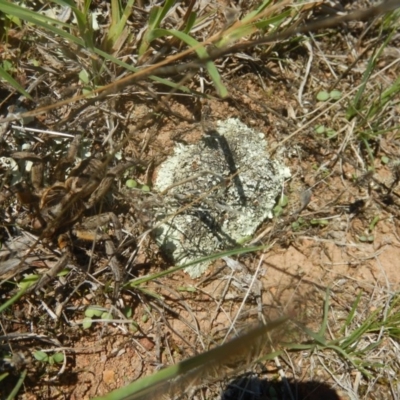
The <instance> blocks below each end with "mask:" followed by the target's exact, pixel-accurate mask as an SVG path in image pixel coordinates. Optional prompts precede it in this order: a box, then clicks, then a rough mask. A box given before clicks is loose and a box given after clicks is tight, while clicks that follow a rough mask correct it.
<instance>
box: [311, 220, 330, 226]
mask: <svg viewBox="0 0 400 400" xmlns="http://www.w3.org/2000/svg"><path fill="white" fill-rule="evenodd" d="M310 224H311V225H319V226H320V227H323V226H327V225H328V224H329V221H328V220H327V219H312V220H311V221H310Z"/></svg>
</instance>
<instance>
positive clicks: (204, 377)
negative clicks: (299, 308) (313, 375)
mask: <svg viewBox="0 0 400 400" xmlns="http://www.w3.org/2000/svg"><path fill="white" fill-rule="evenodd" d="M287 320H288V318H287V317H282V318H279V319H276V320H275V321H272V322H270V323H268V324H267V325H262V326H259V327H257V328H255V329H252V330H250V331H249V332H247V333H245V334H244V335H242V336H239V337H236V338H235V339H233V340H231V341H229V342H227V343H225V344H223V345H221V346H219V347H216V348H215V349H212V350H209V351H207V352H205V353H202V354H199V355H197V356H194V357H191V358H189V359H187V360H184V361H182V362H180V363H178V364H176V365H172V366H170V367H167V368H165V369H163V370H161V371H159V372H157V373H155V374H153V375H151V376H148V377H145V378H142V379H140V380H138V381H136V382H133V383H131V384H130V385H128V386H126V387H124V388H121V389H117V390H115V391H113V392H111V393H109V394H108V395H106V396H104V397H98V398H96V399H95V400H139V399H143V400H144V399H157V398H159V396H162V395H165V394H168V396H171V397H172V398H174V397H175V398H176V397H177V396H178V395H179V394H180V393H181V392H182V391H183V388H188V387H191V386H193V385H198V384H199V383H200V381H201V382H204V381H212V380H215V379H221V378H223V377H224V376H226V375H227V374H226V372H228V370H227V367H231V366H232V365H233V366H234V367H236V369H238V367H240V368H241V369H243V367H244V366H246V365H248V364H249V362H251V361H254V360H255V359H257V358H258V357H259V356H260V354H261V353H265V352H270V349H271V344H269V340H268V334H271V333H272V335H273V331H275V330H277V329H278V328H280V329H279V330H278V332H280V333H282V332H281V331H282V330H283V328H284V326H285V322H287ZM279 336H282V335H279ZM276 337H278V333H277V335H276ZM234 369H235V368H234ZM231 373H232V371H231Z"/></svg>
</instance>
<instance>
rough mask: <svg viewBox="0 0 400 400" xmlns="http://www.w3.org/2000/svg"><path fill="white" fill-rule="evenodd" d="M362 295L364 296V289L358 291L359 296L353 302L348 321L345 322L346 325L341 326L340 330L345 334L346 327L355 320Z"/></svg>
mask: <svg viewBox="0 0 400 400" xmlns="http://www.w3.org/2000/svg"><path fill="white" fill-rule="evenodd" d="M361 296H362V291H361V290H360V291H359V292H358V295H357V298H356V299H355V301H354V303H353V306H352V307H351V310H350V312H349V315H348V316H347V318H346V321H345V322H344V325H343V326H342V328H341V329H340V331H339V332H340V333H341V334H344V332H345V330H346V328H347V327H348V326H349V325H350V324H351V322H352V321H353V319H354V315H355V313H356V310H357V307H358V304H359V303H360V300H361Z"/></svg>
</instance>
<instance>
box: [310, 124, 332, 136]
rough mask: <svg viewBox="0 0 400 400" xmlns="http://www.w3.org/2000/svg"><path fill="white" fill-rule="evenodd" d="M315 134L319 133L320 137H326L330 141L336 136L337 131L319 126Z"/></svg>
mask: <svg viewBox="0 0 400 400" xmlns="http://www.w3.org/2000/svg"><path fill="white" fill-rule="evenodd" d="M315 132H317V133H318V134H319V135H325V136H326V137H327V138H328V139H332V138H333V137H335V136H336V131H335V130H334V129H332V128H327V127H325V126H324V125H318V126H317V127H316V128H315Z"/></svg>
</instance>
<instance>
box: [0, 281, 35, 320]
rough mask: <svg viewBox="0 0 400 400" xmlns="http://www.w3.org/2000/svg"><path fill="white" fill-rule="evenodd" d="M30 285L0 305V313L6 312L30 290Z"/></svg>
mask: <svg viewBox="0 0 400 400" xmlns="http://www.w3.org/2000/svg"><path fill="white" fill-rule="evenodd" d="M28 288H29V286H25V287H24V288H23V289H21V290H20V291H19V292H18V293H16V294H15V295H14V296H13V297H11V299H9V300H7V301H6V302H5V303H3V304H1V305H0V314H1V313H2V312H4V310H6V309H7V308H8V307H10V306H11V305H13V304H14V303H15V302H16V301H18V300H19V299H20V298H21V297H22V296H23V295H24V294H25V292H26V291H27V290H28Z"/></svg>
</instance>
